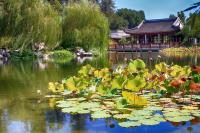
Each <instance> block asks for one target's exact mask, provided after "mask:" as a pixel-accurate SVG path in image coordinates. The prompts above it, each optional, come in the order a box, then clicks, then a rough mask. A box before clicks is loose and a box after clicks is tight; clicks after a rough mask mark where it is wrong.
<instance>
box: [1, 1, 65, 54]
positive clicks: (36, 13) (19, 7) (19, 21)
mask: <svg viewBox="0 0 200 133" xmlns="http://www.w3.org/2000/svg"><path fill="white" fill-rule="evenodd" d="M1 30H2V32H1V37H6V36H9V37H12V41H10V43H9V45H8V46H7V47H9V48H12V49H20V50H21V51H23V50H24V49H27V48H29V49H31V46H32V45H33V44H35V43H41V42H44V43H45V44H46V46H47V48H53V47H54V46H55V45H56V44H57V43H58V42H59V39H60V35H61V18H60V16H59V14H58V13H57V11H55V10H54V9H53V8H52V6H51V5H50V4H49V3H47V2H44V1H41V0H31V1H30V0H6V1H5V2H4V5H3V22H1Z"/></svg>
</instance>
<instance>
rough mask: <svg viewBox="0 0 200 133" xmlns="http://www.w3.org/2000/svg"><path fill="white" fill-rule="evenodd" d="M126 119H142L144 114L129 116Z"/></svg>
mask: <svg viewBox="0 0 200 133" xmlns="http://www.w3.org/2000/svg"><path fill="white" fill-rule="evenodd" d="M127 119H128V120H131V121H139V120H143V119H144V116H142V115H141V116H135V115H134V116H130V117H128V118H127Z"/></svg>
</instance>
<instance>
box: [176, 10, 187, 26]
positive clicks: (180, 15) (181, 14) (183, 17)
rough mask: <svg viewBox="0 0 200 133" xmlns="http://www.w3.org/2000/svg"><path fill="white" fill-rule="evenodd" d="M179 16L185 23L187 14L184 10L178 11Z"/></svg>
mask: <svg viewBox="0 0 200 133" xmlns="http://www.w3.org/2000/svg"><path fill="white" fill-rule="evenodd" d="M177 16H178V17H179V18H180V19H181V21H182V22H183V23H185V19H186V16H185V14H184V12H183V11H181V12H178V13H177Z"/></svg>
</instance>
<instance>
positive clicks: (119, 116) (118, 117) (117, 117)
mask: <svg viewBox="0 0 200 133" xmlns="http://www.w3.org/2000/svg"><path fill="white" fill-rule="evenodd" d="M113 117H114V118H115V119H126V118H129V117H130V114H116V115H114V116H113Z"/></svg>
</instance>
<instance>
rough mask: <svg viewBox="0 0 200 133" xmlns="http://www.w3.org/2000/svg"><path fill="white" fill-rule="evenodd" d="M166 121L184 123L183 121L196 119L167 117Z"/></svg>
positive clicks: (190, 117)
mask: <svg viewBox="0 0 200 133" xmlns="http://www.w3.org/2000/svg"><path fill="white" fill-rule="evenodd" d="M165 119H167V120H168V121H171V122H183V121H190V120H192V119H194V118H193V117H192V116H176V117H165Z"/></svg>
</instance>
